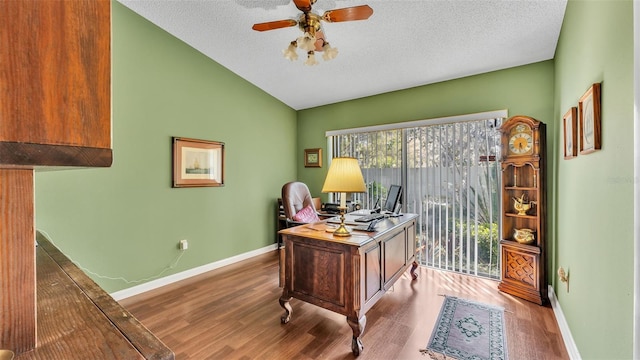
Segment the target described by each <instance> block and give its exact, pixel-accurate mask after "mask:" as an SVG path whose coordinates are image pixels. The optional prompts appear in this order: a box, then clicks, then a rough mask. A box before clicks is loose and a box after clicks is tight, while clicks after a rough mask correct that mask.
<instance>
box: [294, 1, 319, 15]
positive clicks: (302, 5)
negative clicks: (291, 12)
mask: <svg viewBox="0 0 640 360" xmlns="http://www.w3.org/2000/svg"><path fill="white" fill-rule="evenodd" d="M314 2H315V1H312V0H293V3H294V4H296V7H297V8H298V10H300V11H302V12H308V11H311V5H312V4H313V3H314Z"/></svg>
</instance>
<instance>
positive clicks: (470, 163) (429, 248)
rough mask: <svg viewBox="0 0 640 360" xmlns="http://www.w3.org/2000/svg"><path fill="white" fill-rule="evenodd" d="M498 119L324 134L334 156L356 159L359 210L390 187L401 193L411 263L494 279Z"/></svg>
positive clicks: (382, 196)
mask: <svg viewBox="0 0 640 360" xmlns="http://www.w3.org/2000/svg"><path fill="white" fill-rule="evenodd" d="M500 123H501V118H490V119H488V118H483V119H479V120H472V121H471V120H465V121H453V122H451V121H440V122H435V123H434V124H429V122H425V123H420V124H418V126H411V125H414V124H413V123H407V124H401V125H402V126H399V127H398V128H396V129H393V128H388V127H387V128H384V129H376V128H373V129H372V128H367V129H360V131H358V129H355V130H351V131H350V132H346V133H342V134H337V135H332V136H330V139H331V143H332V152H333V154H334V156H352V157H356V158H357V159H359V162H360V166H361V168H362V171H363V175H364V177H365V181H366V183H367V193H366V194H356V195H357V196H355V197H354V198H353V199H352V200H353V201H354V202H358V203H360V204H361V205H362V207H363V208H373V207H374V206H375V204H376V203H378V202H379V203H382V202H383V201H384V199H385V198H386V192H387V189H388V188H389V186H390V185H394V184H397V185H402V186H403V189H404V194H403V199H402V210H403V211H404V212H410V213H416V214H418V216H419V217H418V236H417V239H416V241H417V242H418V245H419V247H421V250H420V252H419V253H418V261H419V262H420V263H421V264H423V265H427V266H431V267H435V268H439V269H446V270H451V271H456V272H460V273H465V274H472V275H478V276H483V277H488V278H499V276H500V271H499V268H500V267H499V258H500V256H499V238H498V234H499V231H498V228H499V221H500V220H499V219H500V217H499V213H500V212H499V210H500V209H499V206H500V205H499V204H500V203H501V202H500V201H499V197H500V192H499V188H500V187H499V185H500V184H499V181H500V176H499V172H500V166H499V163H498V159H499V158H500V156H499V151H500V149H499V143H500V135H499V132H498V131H497V128H498V127H499V125H500Z"/></svg>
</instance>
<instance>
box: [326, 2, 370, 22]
mask: <svg viewBox="0 0 640 360" xmlns="http://www.w3.org/2000/svg"><path fill="white" fill-rule="evenodd" d="M371 14H373V9H372V8H370V7H369V5H360V6H354V7H348V8H344V9H334V10H327V11H326V12H325V13H324V14H323V15H322V19H323V20H324V21H326V22H340V21H353V20H365V19H368V18H369V16H371Z"/></svg>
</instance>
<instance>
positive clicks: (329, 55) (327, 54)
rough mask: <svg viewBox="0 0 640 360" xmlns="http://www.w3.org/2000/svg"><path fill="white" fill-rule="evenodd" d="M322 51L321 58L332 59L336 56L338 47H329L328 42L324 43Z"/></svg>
mask: <svg viewBox="0 0 640 360" xmlns="http://www.w3.org/2000/svg"><path fill="white" fill-rule="evenodd" d="M322 51H323V54H322V59H323V60H324V61H329V60H333V59H335V58H336V56H338V48H333V47H331V45H329V43H328V42H326V43H324V46H322Z"/></svg>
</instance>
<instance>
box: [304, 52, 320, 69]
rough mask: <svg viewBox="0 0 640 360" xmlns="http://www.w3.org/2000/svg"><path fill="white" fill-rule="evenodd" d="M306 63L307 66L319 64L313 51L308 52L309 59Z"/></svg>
mask: <svg viewBox="0 0 640 360" xmlns="http://www.w3.org/2000/svg"><path fill="white" fill-rule="evenodd" d="M304 64H305V65H307V66H313V65H318V60H316V55H315V53H314V52H313V51H309V52H308V53H307V61H305V62H304Z"/></svg>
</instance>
